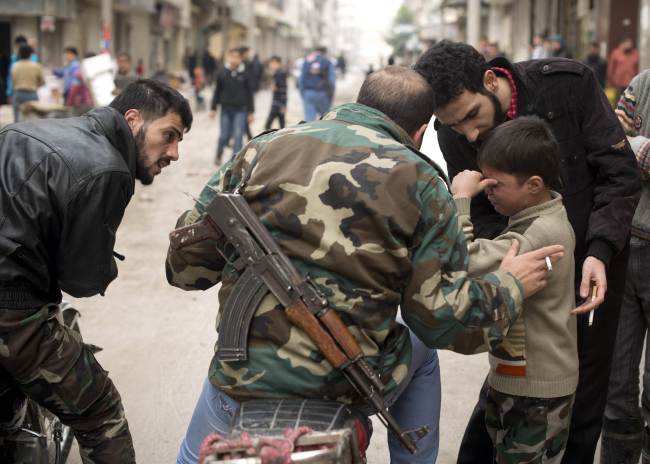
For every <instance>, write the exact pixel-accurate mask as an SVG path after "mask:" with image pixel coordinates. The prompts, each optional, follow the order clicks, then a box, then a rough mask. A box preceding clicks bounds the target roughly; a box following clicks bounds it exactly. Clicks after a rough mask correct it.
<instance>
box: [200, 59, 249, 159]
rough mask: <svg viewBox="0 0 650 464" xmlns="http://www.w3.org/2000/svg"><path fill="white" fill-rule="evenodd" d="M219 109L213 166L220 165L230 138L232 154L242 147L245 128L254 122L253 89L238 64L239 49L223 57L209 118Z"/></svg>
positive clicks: (246, 75)
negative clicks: (217, 136)
mask: <svg viewBox="0 0 650 464" xmlns="http://www.w3.org/2000/svg"><path fill="white" fill-rule="evenodd" d="M218 106H221V115H220V119H219V141H218V143H217V153H216V156H215V159H214V163H215V164H216V165H217V166H218V165H220V164H222V163H223V161H224V160H223V159H222V157H223V150H224V148H225V147H226V144H227V143H228V140H230V138H231V137H232V138H233V153H238V152H239V150H241V147H242V139H243V137H244V133H245V132H246V125H247V124H250V123H252V122H253V113H254V111H255V106H254V102H253V85H252V83H251V81H250V78H249V74H248V73H247V72H246V68H245V66H244V63H243V62H242V60H241V54H240V52H239V49H237V48H232V49H230V50H229V51H228V54H227V55H226V62H225V63H224V66H223V67H222V68H221V69H220V70H219V71H218V72H217V77H216V84H215V89H214V94H213V96H212V105H211V106H210V109H211V111H210V118H212V119H214V118H216V115H217V113H216V111H217V107H218Z"/></svg>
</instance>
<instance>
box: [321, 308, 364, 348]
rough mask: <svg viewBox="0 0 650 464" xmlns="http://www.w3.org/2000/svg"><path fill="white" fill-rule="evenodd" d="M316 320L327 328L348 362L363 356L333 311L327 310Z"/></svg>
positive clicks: (357, 344) (348, 330) (355, 341)
mask: <svg viewBox="0 0 650 464" xmlns="http://www.w3.org/2000/svg"><path fill="white" fill-rule="evenodd" d="M318 319H319V320H320V321H321V322H322V323H323V324H324V325H325V327H327V329H328V330H329V332H330V333H331V334H332V338H334V340H336V341H337V342H338V344H339V345H340V346H341V348H343V351H345V354H346V355H348V358H350V360H354V359H357V358H359V357H360V356H363V351H361V347H360V346H359V343H357V340H356V339H355V338H354V336H353V335H352V333H351V332H350V329H348V328H347V326H346V325H345V324H343V321H342V320H341V318H340V317H339V315H338V314H336V312H335V311H333V310H332V309H328V310H327V311H325V312H324V314H323V315H322V316H320V317H319V318H318Z"/></svg>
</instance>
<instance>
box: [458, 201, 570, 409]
mask: <svg viewBox="0 0 650 464" xmlns="http://www.w3.org/2000/svg"><path fill="white" fill-rule="evenodd" d="M456 206H457V208H458V213H459V219H460V221H459V224H460V227H461V228H462V230H463V232H464V234H465V238H467V240H468V242H469V245H468V246H469V273H470V275H471V276H480V275H483V274H485V273H487V272H492V271H494V270H496V269H498V267H499V264H500V263H501V260H502V259H503V257H504V256H505V255H506V253H507V251H508V249H509V248H510V246H511V244H512V240H518V241H519V243H520V250H519V252H520V253H524V252H527V251H531V250H536V249H538V248H541V247H544V246H547V245H554V244H559V245H563V246H564V258H563V259H561V260H560V261H559V262H557V263H556V264H554V265H553V270H552V271H551V272H550V273H549V275H548V284H547V286H546V288H544V290H542V291H541V292H539V293H537V294H536V295H533V296H532V297H530V298H527V299H526V300H524V303H523V310H522V312H521V315H520V316H519V318H517V320H516V321H515V322H514V324H512V325H511V327H510V330H509V331H508V332H507V335H506V336H505V338H503V339H502V341H501V343H497V344H495V343H494V340H492V341H491V343H490V344H489V346H490V355H489V358H490V374H489V376H488V383H489V385H490V386H491V387H492V388H494V389H495V390H497V391H500V392H502V393H505V394H509V395H517V396H529V397H534V398H554V397H559V396H566V395H570V394H572V393H574V392H575V389H576V386H577V384H578V349H577V334H576V318H575V316H573V315H571V313H570V311H571V309H573V308H574V307H575V293H574V273H575V263H574V259H573V249H574V247H575V236H574V234H573V229H572V228H571V224H570V223H569V220H568V219H567V215H566V210H565V209H564V206H563V205H562V197H561V196H560V194H558V193H556V192H552V199H551V200H550V201H548V202H546V203H543V204H541V205H537V206H534V207H531V208H527V209H525V210H523V211H520V212H519V213H517V214H515V215H514V216H511V217H510V219H509V221H508V226H507V227H506V229H505V230H504V231H503V233H502V234H501V235H500V236H498V237H496V238H495V239H494V240H486V239H476V240H474V236H473V227H472V222H471V220H470V201H469V200H468V199H465V198H462V199H457V200H456Z"/></svg>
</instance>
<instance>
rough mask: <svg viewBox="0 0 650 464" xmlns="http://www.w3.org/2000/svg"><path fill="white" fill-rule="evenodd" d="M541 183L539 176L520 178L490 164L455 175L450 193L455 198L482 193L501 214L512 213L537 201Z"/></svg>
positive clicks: (509, 214)
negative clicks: (477, 169) (480, 170)
mask: <svg viewBox="0 0 650 464" xmlns="http://www.w3.org/2000/svg"><path fill="white" fill-rule="evenodd" d="M540 183H541V188H544V183H543V181H542V180H541V178H539V177H538V176H532V177H529V178H528V179H526V180H524V181H522V180H521V179H520V178H518V177H517V176H514V175H512V174H506V173H504V172H501V171H498V170H496V169H494V168H491V167H489V166H484V167H483V173H481V172H478V171H469V170H466V171H463V172H461V173H459V174H457V175H456V177H454V180H453V182H452V184H451V192H452V194H453V196H454V198H473V197H475V196H476V195H478V194H479V193H480V192H483V191H484V192H485V194H486V195H487V197H488V200H490V203H492V206H494V209H495V210H496V211H497V212H498V213H499V214H503V215H504V216H512V215H514V214H517V213H518V212H519V211H522V210H524V209H526V208H528V207H530V206H533V205H534V204H536V202H537V200H538V193H539V191H540Z"/></svg>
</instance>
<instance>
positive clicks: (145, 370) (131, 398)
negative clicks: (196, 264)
mask: <svg viewBox="0 0 650 464" xmlns="http://www.w3.org/2000/svg"><path fill="white" fill-rule="evenodd" d="M361 78H362V76H348V78H347V79H345V80H344V81H343V82H342V83H340V84H339V88H338V95H337V99H338V100H339V102H343V101H351V100H353V99H354V97H355V96H356V92H357V90H358V87H359V85H360V83H361ZM269 104H270V93H269V92H268V91H262V92H260V93H259V94H258V98H257V108H258V111H257V113H256V119H255V124H254V129H256V130H260V129H261V128H262V125H263V124H264V121H265V118H266V112H267V111H268V107H269ZM288 113H289V114H288V121H289V123H295V122H297V121H299V120H300V119H301V116H302V107H301V102H300V98H299V96H298V94H297V92H296V90H295V87H294V86H293V83H291V94H290V106H289V112H288ZM217 125H218V122H217V121H212V120H210V119H209V118H208V117H207V113H205V112H203V113H198V114H196V115H195V122H194V126H193V128H192V130H191V131H190V133H189V134H187V135H186V137H185V140H184V141H183V142H182V144H181V159H180V161H178V162H177V163H175V164H174V165H173V166H172V167H170V168H168V169H166V170H165V171H164V172H163V174H162V175H161V176H159V177H158V178H156V181H155V182H154V184H153V185H152V186H150V187H146V188H144V187H142V186H140V185H138V188H137V193H136V195H135V197H134V198H133V199H132V200H131V204H130V205H129V208H128V209H127V211H126V215H125V217H124V220H123V223H122V226H121V227H120V229H119V232H118V240H117V245H116V250H117V251H118V252H120V253H122V254H124V255H126V261H125V262H123V263H120V264H119V271H120V274H119V277H118V279H117V280H116V281H115V282H114V283H113V284H112V285H111V286H110V287H109V289H108V291H107V293H106V296H105V297H95V298H89V299H83V300H78V301H77V302H76V303H77V306H78V308H79V309H80V310H81V312H82V314H83V318H82V321H81V322H82V331H83V334H84V337H85V339H86V340H87V341H88V342H90V343H94V344H97V345H100V346H102V347H103V348H104V351H102V352H101V353H99V354H98V359H99V360H100V362H101V363H102V364H103V366H104V368H106V369H107V370H109V371H110V373H111V377H112V379H113V380H114V382H115V383H116V385H117V387H118V389H119V391H120V392H121V394H122V398H123V400H124V404H125V407H126V413H127V417H128V419H129V422H130V426H131V431H132V434H133V438H134V440H135V447H136V453H137V457H138V460H139V462H142V463H171V462H173V461H174V459H175V456H176V452H177V449H178V445H179V443H180V441H181V439H182V437H183V435H184V433H185V429H186V427H187V424H188V422H189V419H190V416H191V413H192V410H193V408H194V404H195V401H196V398H197V396H198V394H199V391H200V387H201V384H202V382H203V380H204V379H205V377H206V375H207V369H208V364H209V361H210V357H211V354H212V350H213V346H214V342H215V337H216V334H215V328H214V321H215V314H216V312H217V291H216V289H211V290H209V291H206V292H193V293H188V292H183V291H181V290H178V289H176V288H173V287H170V286H169V285H167V282H166V280H165V274H164V259H165V253H166V249H167V244H168V242H167V234H168V232H169V231H170V230H171V229H172V228H173V227H174V224H175V221H176V218H177V217H178V216H179V215H180V214H181V213H182V212H183V211H184V210H186V209H188V208H190V207H191V205H192V200H191V199H190V198H189V196H188V195H186V194H185V193H184V192H187V193H189V194H191V195H197V194H198V192H199V191H200V189H201V187H202V185H203V184H204V183H205V181H206V180H207V179H208V178H209V177H210V176H211V174H212V173H213V171H214V166H213V165H212V161H213V157H214V150H215V146H216V138H217ZM440 358H441V370H442V379H443V407H442V419H441V425H442V431H441V436H440V442H441V446H440V447H441V450H440V458H439V460H438V462H439V463H443V464H448V463H452V462H455V454H456V450H457V448H458V443H459V441H460V438H461V436H462V432H463V429H464V424H465V421H466V419H467V417H468V416H469V412H470V411H471V408H472V406H473V404H474V400H475V398H476V393H477V392H478V390H479V388H480V385H481V382H482V380H483V377H484V375H485V373H486V370H487V360H486V359H484V357H483V356H476V357H463V356H459V355H454V354H453V353H447V352H441V353H440ZM385 441H386V434H385V431H384V430H383V426H381V424H379V423H376V424H375V433H374V436H373V440H372V443H371V449H370V452H369V462H370V463H379V464H382V463H388V462H389V459H388V456H387V448H386V446H385ZM73 453H77V452H76V450H74V451H73ZM69 462H71V463H73V464H78V463H80V459H79V457H78V454H75V455H73V456H72V457H71V459H70V461H69Z"/></svg>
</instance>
